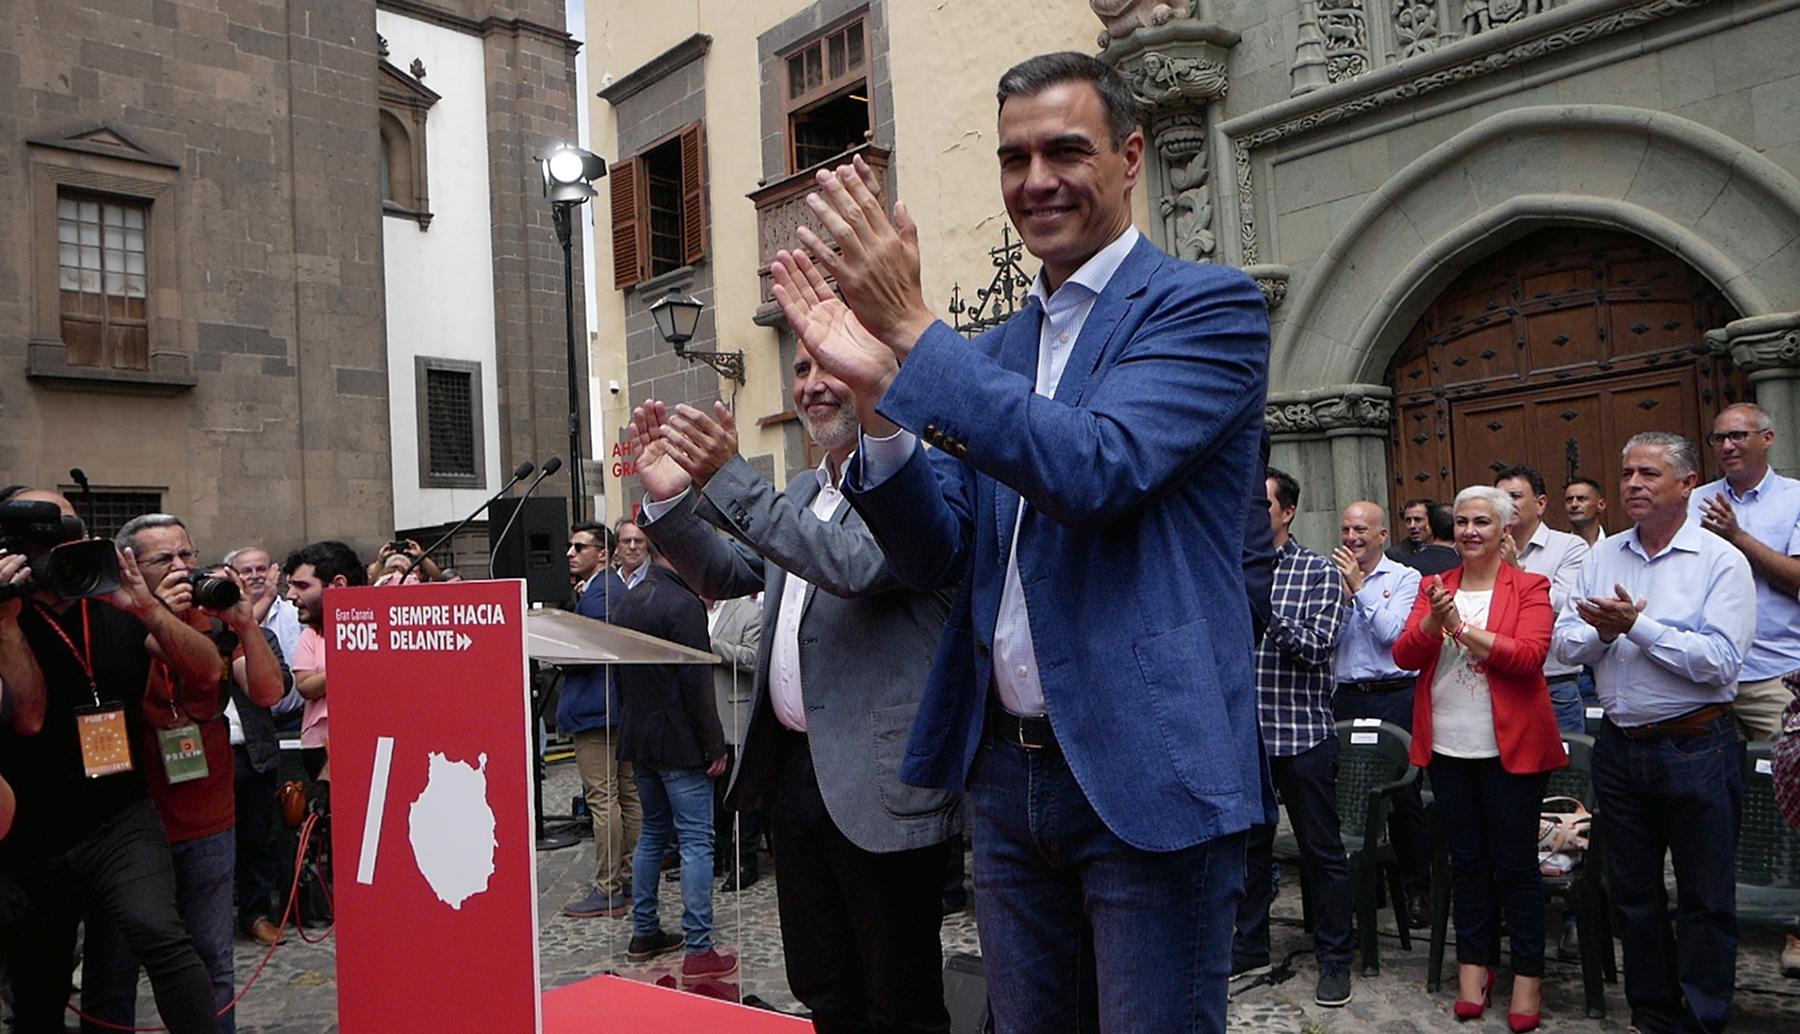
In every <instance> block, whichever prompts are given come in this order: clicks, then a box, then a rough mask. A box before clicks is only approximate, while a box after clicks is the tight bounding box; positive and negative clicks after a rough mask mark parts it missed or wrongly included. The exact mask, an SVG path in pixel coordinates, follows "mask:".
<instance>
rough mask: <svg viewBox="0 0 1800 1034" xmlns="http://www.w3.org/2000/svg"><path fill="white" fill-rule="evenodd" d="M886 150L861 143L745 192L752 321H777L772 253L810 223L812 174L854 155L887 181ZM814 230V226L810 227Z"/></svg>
mask: <svg viewBox="0 0 1800 1034" xmlns="http://www.w3.org/2000/svg"><path fill="white" fill-rule="evenodd" d="M889 154H890V152H889V151H887V150H886V149H885V148H881V147H876V146H875V145H874V144H872V143H864V144H862V145H861V146H860V147H853V148H851V149H850V150H848V151H845V152H844V153H842V154H839V155H837V156H835V157H833V158H830V159H828V160H826V161H823V162H820V163H819V164H818V165H813V166H811V167H809V168H805V169H801V170H800V171H799V172H795V173H790V174H788V175H787V176H784V177H782V178H781V179H778V180H775V181H774V182H772V183H765V184H764V185H763V186H761V187H758V188H757V189H756V190H754V191H752V192H751V193H750V195H749V198H750V202H751V203H752V204H754V205H755V206H756V279H757V284H758V293H757V298H758V300H759V304H758V305H757V308H756V322H758V323H760V324H762V325H763V326H769V325H771V324H774V323H778V322H780V321H781V309H780V308H779V307H778V306H777V305H776V304H775V290H774V288H775V280H774V277H773V275H772V274H771V273H770V272H769V268H770V265H771V264H772V263H773V262H774V261H775V253H776V252H777V251H780V250H781V249H782V248H792V247H794V245H795V244H796V243H797V242H798V240H799V238H798V237H796V236H795V231H796V230H798V229H799V228H800V227H801V226H812V225H813V218H812V211H811V210H810V209H808V208H807V207H806V195H807V194H808V193H810V192H811V191H812V190H813V188H814V187H815V186H816V181H815V180H814V177H813V174H814V173H815V172H817V171H818V170H819V169H820V168H821V167H823V166H827V165H842V164H843V163H845V162H847V161H849V160H850V159H851V158H854V157H856V156H858V155H861V156H862V160H863V161H864V162H867V163H868V165H869V167H870V168H871V169H874V170H875V172H876V174H877V175H879V176H880V177H881V181H882V182H883V183H887V182H888V157H889ZM814 228H815V229H816V227H814Z"/></svg>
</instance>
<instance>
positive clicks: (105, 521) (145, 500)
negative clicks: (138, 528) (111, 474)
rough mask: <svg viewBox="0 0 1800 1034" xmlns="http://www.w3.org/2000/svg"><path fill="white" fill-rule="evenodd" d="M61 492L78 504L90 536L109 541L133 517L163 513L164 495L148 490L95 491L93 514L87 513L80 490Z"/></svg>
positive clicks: (71, 486) (99, 489) (97, 489)
mask: <svg viewBox="0 0 1800 1034" xmlns="http://www.w3.org/2000/svg"><path fill="white" fill-rule="evenodd" d="M62 493H63V495H66V496H68V497H69V501H70V502H72V503H74V504H75V512H76V513H78V514H80V515H81V517H82V519H83V520H85V521H86V522H87V526H88V534H90V535H96V536H99V537H100V538H106V539H110V538H112V537H113V536H114V535H117V534H118V533H119V529H120V528H123V527H124V526H125V522H126V521H129V520H131V519H132V518H133V517H141V516H143V515H144V514H146V513H162V512H163V497H162V493H161V492H155V491H149V490H147V489H137V488H96V489H94V505H93V507H92V510H93V512H92V513H89V512H88V510H89V507H88V503H87V500H86V499H85V498H83V496H82V494H81V490H80V489H78V488H76V487H75V486H73V485H64V486H63V487H62Z"/></svg>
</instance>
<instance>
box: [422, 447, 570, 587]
mask: <svg viewBox="0 0 1800 1034" xmlns="http://www.w3.org/2000/svg"><path fill="white" fill-rule="evenodd" d="M536 469H537V464H535V463H533V462H531V461H530V460H526V461H525V462H523V463H521V464H519V466H518V468H517V469H515V470H514V471H513V476H512V480H511V481H508V482H507V483H506V485H505V487H503V488H501V489H500V491H498V492H495V493H494V494H493V495H491V496H488V500H487V502H485V503H482V504H481V505H480V506H477V507H476V508H475V512H474V513H471V514H469V515H468V516H467V517H464V518H463V519H462V520H460V521H457V522H456V526H455V527H453V528H451V529H450V530H449V531H446V532H444V534H443V535H441V536H439V537H438V540H437V541H436V542H433V543H432V544H431V545H430V546H429V547H427V548H426V549H425V550H423V551H422V552H420V553H419V555H418V556H416V557H413V558H412V563H410V564H407V565H406V574H403V575H401V576H400V579H401V581H405V580H406V578H407V576H408V575H411V574H412V573H413V568H416V567H418V566H419V561H421V560H424V559H425V558H426V557H428V556H430V555H431V554H432V553H435V552H437V548H438V547H439V546H441V545H443V544H444V543H446V542H449V541H450V540H451V539H452V538H453V537H455V535H456V533H457V532H459V531H461V530H463V529H464V528H466V527H468V525H469V522H470V521H472V520H474V519H475V518H477V517H479V516H481V514H482V512H483V511H485V510H486V509H487V508H488V507H490V506H492V505H494V500H496V499H499V498H500V497H501V496H503V495H505V494H506V493H508V492H510V491H512V488H513V486H514V485H516V484H518V483H519V482H521V481H523V480H525V479H526V478H528V477H530V476H531V472H532V471H534V470H536Z"/></svg>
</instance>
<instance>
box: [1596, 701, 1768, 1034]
mask: <svg viewBox="0 0 1800 1034" xmlns="http://www.w3.org/2000/svg"><path fill="white" fill-rule="evenodd" d="M1705 730H1706V731H1704V732H1702V733H1700V734H1698V735H1693V736H1655V737H1649V738H1645V739H1630V738H1628V737H1627V736H1625V734H1624V733H1622V732H1620V731H1619V729H1618V728H1617V727H1616V726H1614V725H1613V724H1612V723H1611V722H1607V723H1606V725H1605V726H1604V727H1603V728H1602V729H1601V730H1600V735H1599V736H1598V737H1596V740H1595V743H1594V790H1595V792H1596V794H1597V795H1598V797H1599V800H1600V807H1599V815H1598V821H1599V822H1600V823H1601V829H1600V832H1601V834H1602V835H1603V836H1604V837H1605V842H1606V877H1607V886H1608V890H1609V891H1610V892H1611V894H1612V903H1613V908H1614V909H1615V911H1616V914H1617V916H1618V920H1619V929H1618V935H1619V940H1620V942H1621V943H1622V944H1623V946H1624V952H1625V958H1624V962H1625V965H1624V967H1623V968H1624V970H1625V1000H1626V1002H1628V1003H1629V1004H1630V1006H1631V1022H1632V1023H1633V1024H1634V1025H1636V1026H1637V1027H1638V1028H1639V1029H1641V1030H1642V1031H1643V1032H1644V1034H1695V1032H1716V1031H1722V1030H1724V1029H1725V1023H1726V1020H1727V1019H1728V1018H1729V1016H1730V1013H1731V997H1732V989H1733V981H1734V978H1735V976H1736V972H1737V940H1738V930H1737V890H1736V886H1735V874H1734V863H1735V859H1736V857H1737V845H1738V828H1739V825H1740V823H1741V821H1742V817H1743V795H1744V745H1743V744H1742V743H1741V742H1739V740H1738V733H1737V725H1736V721H1735V719H1733V718H1732V717H1731V716H1730V715H1724V716H1722V717H1718V718H1714V719H1712V720H1711V721H1709V722H1707V723H1705ZM1665 854H1668V855H1670V856H1672V858H1673V861H1674V864H1675V916H1674V922H1673V924H1672V925H1671V923H1670V918H1669V897H1668V892H1667V890H1666V889H1665V888H1664V886H1663V856H1664V855H1665Z"/></svg>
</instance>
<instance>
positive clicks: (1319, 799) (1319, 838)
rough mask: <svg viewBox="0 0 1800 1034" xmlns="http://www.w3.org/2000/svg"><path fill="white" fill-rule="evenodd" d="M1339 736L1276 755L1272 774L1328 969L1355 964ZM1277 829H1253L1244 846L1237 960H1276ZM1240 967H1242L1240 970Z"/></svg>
mask: <svg viewBox="0 0 1800 1034" xmlns="http://www.w3.org/2000/svg"><path fill="white" fill-rule="evenodd" d="M1337 762H1338V741H1337V737H1336V736H1330V737H1327V738H1326V739H1325V740H1323V741H1321V742H1320V743H1319V744H1317V745H1316V746H1314V747H1312V748H1310V749H1308V750H1304V751H1302V752H1300V753H1299V754H1295V755H1293V756H1291V757H1272V758H1270V759H1269V773H1270V775H1272V776H1273V777H1274V779H1275V789H1276V790H1277V791H1279V792H1280V794H1281V804H1282V806H1283V807H1285V808H1286V809H1287V814H1288V822H1289V823H1290V824H1291V825H1292V826H1293V827H1294V839H1295V840H1297V841H1299V843H1300V865H1301V867H1302V868H1303V869H1304V870H1305V872H1306V884H1307V888H1308V889H1307V894H1308V898H1309V899H1310V901H1311V903H1312V917H1313V944H1314V949H1315V951H1316V953H1317V955H1318V959H1319V964H1320V965H1321V966H1323V965H1326V964H1332V963H1341V964H1343V965H1346V966H1347V965H1349V964H1350V955H1351V950H1352V944H1353V941H1352V940H1351V935H1350V899H1351V891H1350V859H1349V858H1348V857H1347V856H1346V855H1345V854H1344V840H1343V837H1342V836H1341V835H1340V834H1339V826H1338V812H1337ZM1274 844H1275V826H1274V824H1272V823H1271V824H1270V825H1266V826H1254V827H1252V828H1251V830H1250V840H1249V843H1248V845H1247V846H1246V847H1245V849H1244V899H1243V900H1242V901H1241V902H1239V903H1238V910H1237V937H1236V940H1234V941H1233V943H1232V946H1231V955H1232V959H1233V961H1234V962H1237V963H1243V964H1251V963H1254V964H1256V965H1262V964H1264V963H1266V962H1268V961H1269V906H1270V904H1272V903H1273V902H1274V900H1275V881H1274V880H1273V879H1271V868H1272V866H1273V864H1274V852H1273V848H1274ZM1234 968H1235V967H1234Z"/></svg>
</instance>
